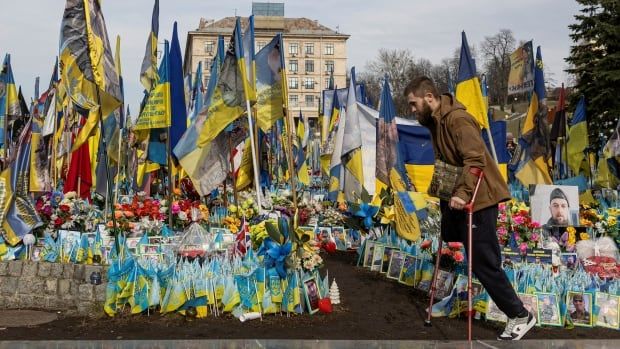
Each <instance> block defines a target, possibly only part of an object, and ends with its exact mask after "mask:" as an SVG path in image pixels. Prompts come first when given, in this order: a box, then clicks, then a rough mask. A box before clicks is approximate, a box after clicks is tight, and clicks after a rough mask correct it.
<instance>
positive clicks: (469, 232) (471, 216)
mask: <svg viewBox="0 0 620 349" xmlns="http://www.w3.org/2000/svg"><path fill="white" fill-rule="evenodd" d="M469 173H471V174H473V175H474V176H476V177H478V180H477V181H476V188H475V189H474V194H473V195H472V196H471V200H470V201H469V202H468V203H467V204H466V205H465V211H466V212H467V340H468V341H470V342H471V318H472V317H473V314H474V310H473V304H472V303H473V302H472V296H473V294H472V288H471V274H472V268H471V265H472V255H473V254H474V251H473V248H472V247H473V241H472V240H473V239H472V235H473V234H472V226H473V220H474V201H475V200H476V195H477V194H478V189H479V188H480V182H482V178H483V177H484V172H482V170H481V169H479V168H477V167H472V168H470V169H469Z"/></svg>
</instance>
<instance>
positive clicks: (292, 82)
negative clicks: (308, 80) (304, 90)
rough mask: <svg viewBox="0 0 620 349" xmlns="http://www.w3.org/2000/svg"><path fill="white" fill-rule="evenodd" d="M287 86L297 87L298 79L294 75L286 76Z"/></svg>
mask: <svg viewBox="0 0 620 349" xmlns="http://www.w3.org/2000/svg"><path fill="white" fill-rule="evenodd" d="M288 88H291V89H293V88H299V79H297V78H296V77H292V78H288Z"/></svg>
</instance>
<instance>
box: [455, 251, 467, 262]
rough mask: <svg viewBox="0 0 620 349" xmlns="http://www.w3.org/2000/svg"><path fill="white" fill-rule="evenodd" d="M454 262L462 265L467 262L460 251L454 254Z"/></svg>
mask: <svg viewBox="0 0 620 349" xmlns="http://www.w3.org/2000/svg"><path fill="white" fill-rule="evenodd" d="M454 260H455V261H456V262H457V263H461V262H462V261H464V260H465V257H464V256H463V254H462V253H461V252H460V251H456V252H454Z"/></svg>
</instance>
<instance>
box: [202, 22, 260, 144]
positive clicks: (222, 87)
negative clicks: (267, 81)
mask: <svg viewBox="0 0 620 349" xmlns="http://www.w3.org/2000/svg"><path fill="white" fill-rule="evenodd" d="M249 90H250V86H249V83H248V80H247V74H246V71H245V62H244V58H243V45H241V24H240V21H239V18H238V17H237V23H236V25H235V30H234V32H233V35H232V37H231V39H230V44H229V45H228V50H227V51H226V57H225V58H224V62H223V63H222V68H221V70H220V75H219V77H218V81H217V85H216V87H215V89H214V91H213V97H212V98H213V100H212V102H211V105H209V109H208V111H207V119H206V121H205V124H204V126H203V128H202V131H201V133H200V136H199V137H198V146H200V147H203V146H205V145H206V144H208V143H209V142H211V141H212V140H214V139H215V137H217V135H218V134H220V132H222V131H223V130H224V129H225V128H226V126H228V124H230V123H231V122H233V121H235V120H236V119H237V118H239V117H240V116H241V115H243V113H244V112H245V109H246V108H245V107H246V104H245V102H246V101H248V100H249V98H250V95H249V94H250V91H249Z"/></svg>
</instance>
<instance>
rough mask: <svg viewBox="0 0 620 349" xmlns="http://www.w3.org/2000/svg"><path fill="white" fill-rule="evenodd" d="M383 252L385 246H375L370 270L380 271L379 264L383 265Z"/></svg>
mask: <svg viewBox="0 0 620 349" xmlns="http://www.w3.org/2000/svg"><path fill="white" fill-rule="evenodd" d="M383 251H385V245H383V244H375V250H374V252H373V254H372V264H371V265H370V270H372V271H381V264H382V263H383Z"/></svg>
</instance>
